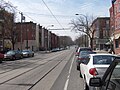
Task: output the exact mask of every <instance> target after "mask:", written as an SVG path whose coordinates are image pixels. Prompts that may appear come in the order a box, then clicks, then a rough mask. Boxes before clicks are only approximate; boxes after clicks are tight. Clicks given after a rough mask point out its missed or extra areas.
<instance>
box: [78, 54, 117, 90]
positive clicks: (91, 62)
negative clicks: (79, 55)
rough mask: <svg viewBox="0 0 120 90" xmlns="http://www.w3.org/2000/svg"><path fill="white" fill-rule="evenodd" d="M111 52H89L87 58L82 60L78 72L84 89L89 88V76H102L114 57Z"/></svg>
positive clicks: (87, 89)
mask: <svg viewBox="0 0 120 90" xmlns="http://www.w3.org/2000/svg"><path fill="white" fill-rule="evenodd" d="M115 57H116V55H113V54H106V53H103V54H102V53H101V54H90V55H89V58H88V60H82V63H81V64H80V74H81V76H82V78H83V80H84V90H89V89H91V88H92V87H90V86H89V81H90V78H92V77H102V76H103V74H104V72H105V71H106V69H107V68H108V67H109V65H110V64H111V63H112V61H113V60H114V59H115Z"/></svg>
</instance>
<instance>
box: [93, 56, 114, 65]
mask: <svg viewBox="0 0 120 90" xmlns="http://www.w3.org/2000/svg"><path fill="white" fill-rule="evenodd" d="M114 58H115V57H114V56H110V55H96V56H94V57H93V64H110V63H111V62H112V61H113V60H114Z"/></svg>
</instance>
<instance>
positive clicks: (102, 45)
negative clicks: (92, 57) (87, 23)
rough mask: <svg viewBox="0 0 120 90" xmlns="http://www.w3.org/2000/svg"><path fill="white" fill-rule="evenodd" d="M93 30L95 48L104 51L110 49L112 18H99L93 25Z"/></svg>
mask: <svg viewBox="0 0 120 90" xmlns="http://www.w3.org/2000/svg"><path fill="white" fill-rule="evenodd" d="M91 27H92V29H93V30H95V33H94V40H93V48H94V49H97V50H103V49H106V48H110V46H108V45H107V43H108V42H109V40H110V33H109V32H110V18H109V17H98V18H96V19H95V20H94V21H93V23H92V26H91Z"/></svg>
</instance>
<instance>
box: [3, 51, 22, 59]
mask: <svg viewBox="0 0 120 90" xmlns="http://www.w3.org/2000/svg"><path fill="white" fill-rule="evenodd" d="M21 58H23V54H22V52H21V51H19V50H10V51H8V52H6V53H5V54H4V59H5V60H7V59H8V60H16V59H21Z"/></svg>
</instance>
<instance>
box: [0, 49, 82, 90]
mask: <svg viewBox="0 0 120 90" xmlns="http://www.w3.org/2000/svg"><path fill="white" fill-rule="evenodd" d="M74 51H75V50H74V48H72V49H69V50H64V51H60V52H54V53H39V52H38V53H36V54H35V57H32V58H25V59H21V60H15V61H4V62H3V63H1V64H0V90H83V80H82V79H81V78H80V77H79V71H77V70H76V63H75V56H74Z"/></svg>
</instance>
